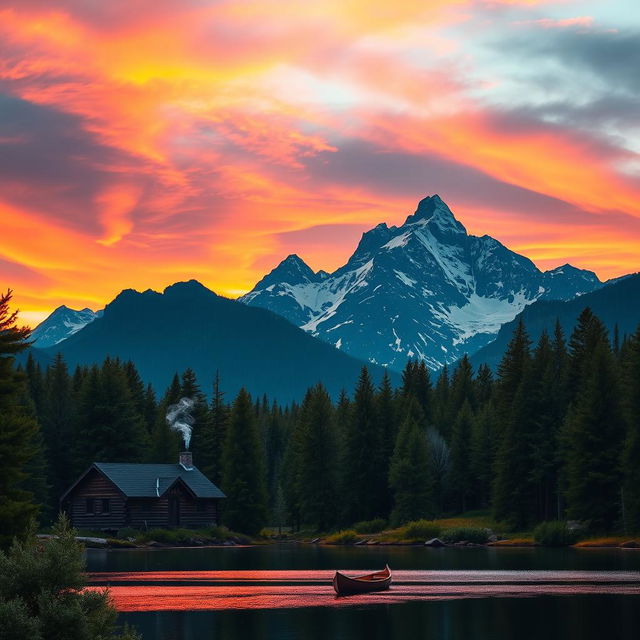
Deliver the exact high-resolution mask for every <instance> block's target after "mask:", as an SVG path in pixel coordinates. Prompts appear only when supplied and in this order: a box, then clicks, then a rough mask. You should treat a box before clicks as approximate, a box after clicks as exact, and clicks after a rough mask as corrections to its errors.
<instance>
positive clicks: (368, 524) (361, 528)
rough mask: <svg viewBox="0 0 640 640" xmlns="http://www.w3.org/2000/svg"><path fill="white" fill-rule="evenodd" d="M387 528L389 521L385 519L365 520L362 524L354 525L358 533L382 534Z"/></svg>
mask: <svg viewBox="0 0 640 640" xmlns="http://www.w3.org/2000/svg"><path fill="white" fill-rule="evenodd" d="M386 526H387V521H386V520H384V519H383V518H376V519H375V520H363V521H362V522H356V523H355V524H354V525H353V528H354V530H355V531H356V533H380V532H381V531H384V528H385V527H386Z"/></svg>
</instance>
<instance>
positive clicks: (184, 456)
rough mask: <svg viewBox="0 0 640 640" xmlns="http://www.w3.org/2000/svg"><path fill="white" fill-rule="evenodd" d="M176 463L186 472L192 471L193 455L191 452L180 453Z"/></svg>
mask: <svg viewBox="0 0 640 640" xmlns="http://www.w3.org/2000/svg"><path fill="white" fill-rule="evenodd" d="M178 462H179V464H181V465H182V467H183V468H184V469H185V470H186V471H191V470H192V469H193V454H192V453H191V451H181V452H180V458H179V460H178Z"/></svg>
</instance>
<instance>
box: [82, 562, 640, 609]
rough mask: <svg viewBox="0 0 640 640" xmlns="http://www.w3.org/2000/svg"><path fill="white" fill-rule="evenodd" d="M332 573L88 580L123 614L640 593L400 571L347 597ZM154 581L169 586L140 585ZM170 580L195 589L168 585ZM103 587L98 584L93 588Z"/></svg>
mask: <svg viewBox="0 0 640 640" xmlns="http://www.w3.org/2000/svg"><path fill="white" fill-rule="evenodd" d="M332 575H333V572H332V571H154V572H141V573H137V572H136V573H102V574H97V573H94V574H91V576H90V577H91V580H92V582H94V583H100V584H102V585H104V584H107V585H111V584H112V583H116V585H115V586H110V593H111V597H112V599H113V601H114V604H115V606H116V607H117V609H118V610H119V611H185V610H189V611H202V610H225V609H280V608H299V607H317V606H348V605H364V604H382V603H384V604H391V603H397V602H406V601H410V600H451V599H464V598H487V597H533V596H543V595H545V596H547V595H553V596H558V595H588V594H617V595H640V573H638V572H604V571H603V572H586V571H557V572H555V571H554V572H552V571H399V572H395V573H394V584H393V585H392V587H391V589H390V590H389V591H385V592H380V593H371V594H362V595H358V596H351V597H347V598H338V597H336V595H335V594H334V592H333V589H332V587H331V577H332ZM123 582H132V583H133V582H135V583H137V584H132V585H124V584H121V583H123ZM151 582H163V583H164V584H158V585H155V584H140V583H151ZM171 582H173V583H176V582H196V583H197V584H185V585H176V584H166V583H171ZM202 582H209V583H210V584H202ZM230 582H233V583H234V584H229V583H230ZM118 583H120V584H118ZM198 583H199V584H198ZM259 583H263V584H259ZM101 588H102V587H100V586H97V584H96V586H92V587H89V589H101Z"/></svg>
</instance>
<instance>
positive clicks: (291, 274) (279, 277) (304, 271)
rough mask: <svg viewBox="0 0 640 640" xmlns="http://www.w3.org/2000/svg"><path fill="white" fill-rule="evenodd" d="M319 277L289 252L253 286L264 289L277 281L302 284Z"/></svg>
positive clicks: (298, 257) (294, 254)
mask: <svg viewBox="0 0 640 640" xmlns="http://www.w3.org/2000/svg"><path fill="white" fill-rule="evenodd" d="M319 279H320V278H319V276H318V275H317V274H316V273H314V272H313V269H311V267H310V266H309V265H308V264H307V263H306V262H305V261H304V260H303V259H302V258H301V257H300V256H299V255H297V254H296V253H291V254H289V255H288V256H287V257H286V258H285V259H284V260H282V261H281V262H280V263H279V264H278V266H277V267H275V268H274V269H272V270H271V271H270V272H269V273H268V274H267V275H266V276H265V277H264V278H262V280H260V282H258V284H256V287H255V288H259V289H264V288H266V287H268V286H270V285H272V284H279V283H286V284H304V283H307V282H316V281H318V280H319Z"/></svg>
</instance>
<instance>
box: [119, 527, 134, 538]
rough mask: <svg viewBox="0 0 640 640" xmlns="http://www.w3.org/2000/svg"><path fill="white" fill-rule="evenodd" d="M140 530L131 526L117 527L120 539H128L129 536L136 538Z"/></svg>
mask: <svg viewBox="0 0 640 640" xmlns="http://www.w3.org/2000/svg"><path fill="white" fill-rule="evenodd" d="M139 534H140V532H139V531H138V530H137V529H133V528H132V527H123V528H122V529H118V536H117V537H118V538H120V540H130V539H131V538H136V536H138V535H139Z"/></svg>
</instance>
